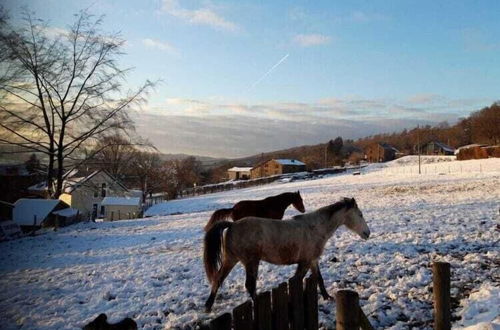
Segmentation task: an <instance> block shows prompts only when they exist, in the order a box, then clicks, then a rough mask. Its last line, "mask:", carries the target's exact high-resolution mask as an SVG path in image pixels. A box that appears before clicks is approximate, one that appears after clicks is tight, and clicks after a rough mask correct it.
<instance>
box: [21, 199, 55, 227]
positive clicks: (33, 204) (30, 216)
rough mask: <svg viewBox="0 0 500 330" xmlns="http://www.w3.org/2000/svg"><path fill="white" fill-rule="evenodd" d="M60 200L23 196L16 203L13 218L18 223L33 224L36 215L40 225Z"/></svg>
mask: <svg viewBox="0 0 500 330" xmlns="http://www.w3.org/2000/svg"><path fill="white" fill-rule="evenodd" d="M60 202H61V201H60V200H58V199H29V198H21V199H19V200H17V201H16V202H15V203H14V211H13V212H12V218H13V219H12V220H14V221H15V222H16V223H17V224H18V225H24V226H32V225H34V224H35V223H34V216H36V225H37V226H39V225H41V223H42V222H43V220H45V218H46V217H47V216H48V215H49V214H50V212H52V210H54V208H55V207H56V206H57V205H58V204H59V203H60Z"/></svg>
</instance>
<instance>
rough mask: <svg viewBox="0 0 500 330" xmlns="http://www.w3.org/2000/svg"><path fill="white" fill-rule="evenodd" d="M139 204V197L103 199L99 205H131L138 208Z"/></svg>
mask: <svg viewBox="0 0 500 330" xmlns="http://www.w3.org/2000/svg"><path fill="white" fill-rule="evenodd" d="M140 204H141V199H140V198H139V197H104V199H103V200H102V202H101V205H104V206H106V205H120V206H123V205H131V206H139V205H140Z"/></svg>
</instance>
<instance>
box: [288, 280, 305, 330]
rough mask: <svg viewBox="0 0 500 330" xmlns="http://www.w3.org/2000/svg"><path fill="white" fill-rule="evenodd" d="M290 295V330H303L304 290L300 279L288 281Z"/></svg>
mask: <svg viewBox="0 0 500 330" xmlns="http://www.w3.org/2000/svg"><path fill="white" fill-rule="evenodd" d="M288 293H289V295H290V313H289V314H290V329H291V330H303V329H304V289H303V283H302V279H301V278H294V277H292V278H291V279H290V280H289V281H288Z"/></svg>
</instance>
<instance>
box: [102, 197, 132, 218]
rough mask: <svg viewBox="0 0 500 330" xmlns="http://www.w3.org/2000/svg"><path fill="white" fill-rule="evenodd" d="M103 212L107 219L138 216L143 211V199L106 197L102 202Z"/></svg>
mask: <svg viewBox="0 0 500 330" xmlns="http://www.w3.org/2000/svg"><path fill="white" fill-rule="evenodd" d="M101 213H102V215H103V218H104V220H105V221H113V220H121V219H132V218H137V217H139V216H140V213H141V199H140V198H139V197H105V198H104V199H103V200H102V202H101Z"/></svg>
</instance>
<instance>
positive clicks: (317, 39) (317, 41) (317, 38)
mask: <svg viewBox="0 0 500 330" xmlns="http://www.w3.org/2000/svg"><path fill="white" fill-rule="evenodd" d="M331 40H332V38H331V37H329V36H326V35H323V34H297V35H295V36H294V37H293V42H294V43H295V44H297V45H299V46H301V47H311V46H320V45H326V44H329V43H330V42H331Z"/></svg>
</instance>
